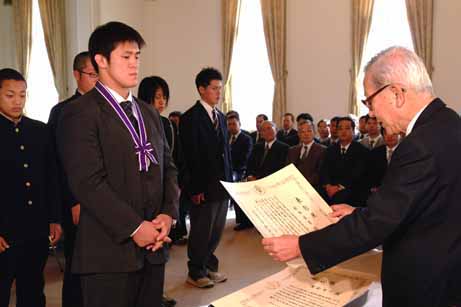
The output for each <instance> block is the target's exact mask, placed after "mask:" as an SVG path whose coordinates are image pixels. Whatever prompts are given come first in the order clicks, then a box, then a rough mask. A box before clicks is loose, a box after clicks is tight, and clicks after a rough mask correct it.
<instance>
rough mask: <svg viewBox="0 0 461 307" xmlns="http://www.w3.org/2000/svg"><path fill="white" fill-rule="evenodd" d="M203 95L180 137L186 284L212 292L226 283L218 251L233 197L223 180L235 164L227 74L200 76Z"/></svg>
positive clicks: (206, 71)
mask: <svg viewBox="0 0 461 307" xmlns="http://www.w3.org/2000/svg"><path fill="white" fill-rule="evenodd" d="M195 85H196V87H197V91H198V92H199V94H200V100H199V101H197V102H196V104H195V105H194V106H192V107H191V108H190V109H189V110H187V111H186V112H185V113H184V114H183V116H182V117H181V121H180V124H179V136H180V139H181V145H182V149H183V151H184V167H185V175H184V176H185V178H186V179H184V186H185V188H186V190H187V191H188V193H189V194H190V199H191V201H192V203H193V204H192V205H191V208H190V226H191V229H190V234H189V245H188V256H189V262H188V268H189V274H188V278H187V282H188V283H189V284H191V285H193V286H196V287H198V288H210V287H213V286H214V284H215V283H220V282H224V281H226V280H227V276H226V275H225V274H224V273H222V272H219V271H218V269H219V260H218V258H217V257H216V255H215V254H214V253H215V250H216V248H217V247H218V244H219V241H220V240H221V236H222V233H223V231H224V226H225V224H226V215H227V209H228V204H229V195H228V194H227V192H226V191H225V190H224V187H223V186H222V185H221V183H220V180H224V181H232V162H231V155H230V146H229V137H228V132H227V126H226V120H225V117H224V114H222V113H221V112H220V111H219V110H218V109H217V108H216V105H217V104H218V102H219V100H220V98H221V90H222V75H221V73H220V72H219V71H218V70H216V69H214V68H204V69H202V70H201V71H200V72H199V73H198V74H197V76H196V78H195Z"/></svg>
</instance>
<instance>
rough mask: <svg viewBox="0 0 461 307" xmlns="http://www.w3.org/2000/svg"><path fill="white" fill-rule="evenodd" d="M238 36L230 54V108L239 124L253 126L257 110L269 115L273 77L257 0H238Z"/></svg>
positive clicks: (247, 127) (249, 127)
mask: <svg viewBox="0 0 461 307" xmlns="http://www.w3.org/2000/svg"><path fill="white" fill-rule="evenodd" d="M241 5H242V6H241V11H240V20H239V30H238V37H237V40H236V42H235V45H234V50H233V56H232V66H231V70H232V109H234V110H235V111H237V112H239V114H240V121H241V123H242V128H243V129H247V130H254V129H255V118H256V115H258V114H260V113H264V114H266V115H267V116H268V117H269V118H271V117H272V100H273V97H274V80H273V78H272V73H271V68H270V64H269V58H268V55H267V49H266V41H265V38H264V28H263V19H262V14H261V4H260V2H259V1H255V0H242V4H241Z"/></svg>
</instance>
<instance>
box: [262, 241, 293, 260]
mask: <svg viewBox="0 0 461 307" xmlns="http://www.w3.org/2000/svg"><path fill="white" fill-rule="evenodd" d="M298 239H299V237H298V236H293V235H285V236H281V237H273V238H265V239H263V240H262V244H263V246H264V249H265V250H266V252H267V253H268V254H269V256H271V257H272V258H274V260H276V261H289V260H292V259H295V258H297V257H299V256H301V250H300V249H299V243H298Z"/></svg>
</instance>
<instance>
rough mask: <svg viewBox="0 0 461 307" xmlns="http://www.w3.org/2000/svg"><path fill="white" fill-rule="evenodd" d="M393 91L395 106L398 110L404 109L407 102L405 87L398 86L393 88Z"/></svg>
mask: <svg viewBox="0 0 461 307" xmlns="http://www.w3.org/2000/svg"><path fill="white" fill-rule="evenodd" d="M391 91H392V93H393V95H394V96H395V97H394V99H395V106H396V107H397V108H399V109H400V108H402V107H403V106H404V105H405V101H406V97H405V91H406V89H404V88H403V87H400V86H398V85H396V86H393V87H392V88H391Z"/></svg>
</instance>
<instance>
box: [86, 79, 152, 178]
mask: <svg viewBox="0 0 461 307" xmlns="http://www.w3.org/2000/svg"><path fill="white" fill-rule="evenodd" d="M95 88H96V89H97V90H98V92H99V93H100V94H101V95H102V96H103V97H104V98H105V99H106V101H107V102H108V103H109V105H110V106H111V107H112V109H114V111H115V113H117V115H118V117H119V118H120V120H121V121H122V122H123V124H124V125H125V127H126V128H127V129H128V131H129V132H130V135H131V138H132V139H133V142H134V145H135V146H134V150H135V154H136V155H137V156H138V162H139V171H145V172H147V171H148V170H149V164H150V162H152V163H154V164H158V161H157V159H155V156H154V154H153V151H154V148H153V147H152V144H151V143H150V142H147V134H146V127H145V125H144V119H143V118H142V114H141V110H140V109H139V106H138V104H137V103H136V101H133V102H132V104H133V106H134V111H135V112H136V114H137V115H138V128H139V135H138V133H137V132H136V130H135V128H134V127H133V124H132V123H131V121H130V120H129V119H128V116H127V115H126V114H125V111H123V109H122V107H121V106H120V104H119V103H118V102H117V100H116V99H115V97H114V96H112V94H111V93H110V91H109V90H108V89H107V88H106V87H105V86H104V85H103V84H102V83H101V82H99V81H98V82H97V83H96V86H95ZM149 160H150V162H149Z"/></svg>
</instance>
